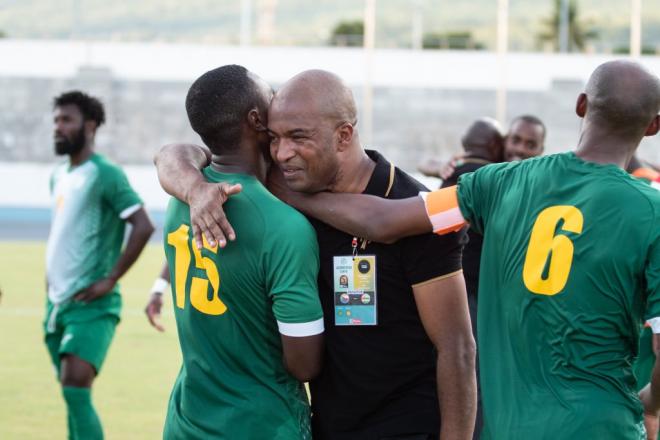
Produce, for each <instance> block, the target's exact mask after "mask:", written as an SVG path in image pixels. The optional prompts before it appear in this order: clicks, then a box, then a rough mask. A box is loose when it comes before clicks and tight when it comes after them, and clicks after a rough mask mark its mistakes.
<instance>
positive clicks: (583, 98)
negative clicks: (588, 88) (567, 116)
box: [575, 93, 587, 118]
mask: <svg viewBox="0 0 660 440" xmlns="http://www.w3.org/2000/svg"><path fill="white" fill-rule="evenodd" d="M575 114H576V115H578V116H579V117H581V118H584V115H586V114H587V94H586V93H580V96H578V98H577V102H576V103H575Z"/></svg>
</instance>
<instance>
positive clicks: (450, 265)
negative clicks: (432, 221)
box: [401, 230, 467, 286]
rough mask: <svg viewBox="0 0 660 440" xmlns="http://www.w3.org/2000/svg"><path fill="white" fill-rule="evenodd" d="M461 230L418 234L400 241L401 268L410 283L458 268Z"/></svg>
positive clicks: (430, 278)
mask: <svg viewBox="0 0 660 440" xmlns="http://www.w3.org/2000/svg"><path fill="white" fill-rule="evenodd" d="M466 241H467V234H466V232H465V231H464V230H461V231H459V232H455V233H451V234H446V235H436V234H422V235H417V236H414V237H409V238H405V239H403V240H402V243H401V253H402V258H401V261H402V262H403V266H404V270H405V274H406V277H407V279H408V282H409V284H410V285H411V286H414V285H415V284H419V283H422V282H424V281H428V280H432V279H434V278H437V277H440V276H443V275H447V274H450V273H453V272H456V271H459V270H461V268H462V266H461V260H462V254H463V245H464V244H465V242H466Z"/></svg>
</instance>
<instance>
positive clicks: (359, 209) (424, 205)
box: [268, 172, 466, 243]
mask: <svg viewBox="0 0 660 440" xmlns="http://www.w3.org/2000/svg"><path fill="white" fill-rule="evenodd" d="M268 189H270V191H271V192H272V193H273V194H275V195H276V196H277V197H279V198H280V199H282V200H284V201H285V202H286V203H288V204H290V205H291V206H293V207H294V208H296V209H298V210H300V211H302V212H304V213H305V214H307V215H310V216H312V217H315V218H317V219H319V220H321V221H323V222H324V223H327V224H329V225H331V226H334V227H335V228H337V229H339V230H341V231H344V232H347V233H349V234H352V235H354V236H356V237H362V238H366V239H368V240H371V241H376V242H380V243H393V242H395V241H397V240H399V239H401V238H404V237H407V236H411V235H419V234H423V233H426V232H431V231H434V232H436V233H438V234H445V233H448V232H455V231H457V230H459V229H460V228H461V227H463V226H464V225H465V224H466V223H465V219H463V216H462V215H461V213H460V210H459V209H458V200H457V198H456V187H455V186H453V187H449V188H443V189H441V190H437V191H433V192H431V193H429V194H428V195H427V196H426V199H423V198H422V197H410V198H407V199H400V200H390V199H384V198H381V197H376V196H370V195H365V194H348V193H342V194H340V193H329V192H321V193H317V194H304V193H299V192H294V191H291V190H290V189H288V188H287V186H286V184H285V183H283V182H282V180H281V177H280V176H278V174H277V173H273V172H271V174H270V175H269V180H268ZM427 209H428V213H427ZM446 213H448V215H445V214H446ZM429 214H431V217H429Z"/></svg>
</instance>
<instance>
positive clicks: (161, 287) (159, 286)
mask: <svg viewBox="0 0 660 440" xmlns="http://www.w3.org/2000/svg"><path fill="white" fill-rule="evenodd" d="M168 287H170V282H169V281H167V280H166V279H165V278H157V279H156V281H154V285H153V286H152V287H151V292H152V293H157V294H160V295H162V294H163V292H165V290H166V289H167V288H168Z"/></svg>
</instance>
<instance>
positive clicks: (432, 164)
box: [417, 158, 443, 177]
mask: <svg viewBox="0 0 660 440" xmlns="http://www.w3.org/2000/svg"><path fill="white" fill-rule="evenodd" d="M442 165H443V164H442V162H441V161H439V160H438V159H435V158H430V159H426V160H424V161H423V162H421V163H420V164H419V165H417V170H418V171H419V172H420V173H422V174H424V175H425V176H428V177H440V169H441V168H442Z"/></svg>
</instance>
